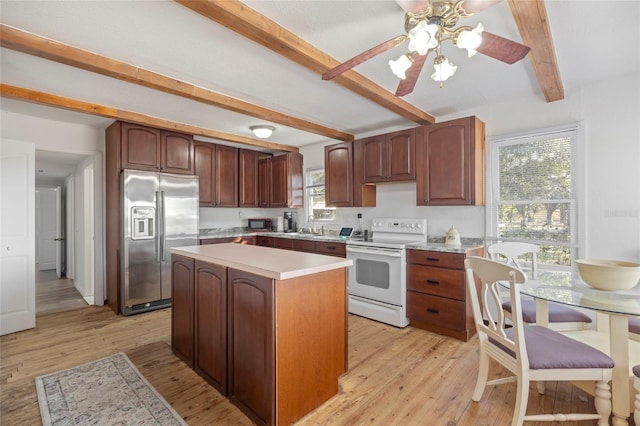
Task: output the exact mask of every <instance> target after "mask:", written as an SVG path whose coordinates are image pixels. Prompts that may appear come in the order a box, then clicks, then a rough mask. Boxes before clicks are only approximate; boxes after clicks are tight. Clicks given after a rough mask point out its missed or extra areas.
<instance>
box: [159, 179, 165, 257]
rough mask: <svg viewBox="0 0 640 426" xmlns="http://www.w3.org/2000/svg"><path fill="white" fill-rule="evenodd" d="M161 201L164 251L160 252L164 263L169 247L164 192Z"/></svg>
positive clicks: (161, 194)
mask: <svg viewBox="0 0 640 426" xmlns="http://www.w3.org/2000/svg"><path fill="white" fill-rule="evenodd" d="M160 200H161V202H162V212H161V214H162V216H161V217H162V232H161V233H160V245H161V248H162V250H161V251H160V252H161V253H162V261H163V262H164V261H165V250H166V247H167V229H166V228H167V226H166V223H165V220H164V219H165V216H164V215H165V212H164V191H160Z"/></svg>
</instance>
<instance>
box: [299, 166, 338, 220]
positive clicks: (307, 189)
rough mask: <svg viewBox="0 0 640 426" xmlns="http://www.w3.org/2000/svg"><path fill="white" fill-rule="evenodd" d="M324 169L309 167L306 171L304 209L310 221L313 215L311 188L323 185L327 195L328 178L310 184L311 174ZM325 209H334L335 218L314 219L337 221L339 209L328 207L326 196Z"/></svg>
mask: <svg viewBox="0 0 640 426" xmlns="http://www.w3.org/2000/svg"><path fill="white" fill-rule="evenodd" d="M320 170H322V171H324V167H309V168H307V169H306V170H305V173H304V211H305V214H306V219H307V221H309V218H310V217H311V216H312V209H311V196H312V195H311V194H310V190H311V189H313V188H319V187H322V188H323V189H324V190H323V193H325V197H326V187H325V186H326V180H323V181H322V184H317V185H309V176H310V174H311V173H314V172H317V171H320ZM325 209H328V210H333V212H334V213H333V218H332V219H322V218H320V219H318V218H315V219H314V221H315V222H321V223H333V222H336V220H337V219H338V211H337V209H336V208H335V207H327V206H326V198H325Z"/></svg>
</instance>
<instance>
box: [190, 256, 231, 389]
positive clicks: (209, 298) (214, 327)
mask: <svg viewBox="0 0 640 426" xmlns="http://www.w3.org/2000/svg"><path fill="white" fill-rule="evenodd" d="M194 275H195V293H194V296H195V297H194V306H195V310H194V315H195V326H194V337H195V341H194V348H195V351H194V352H195V354H194V355H195V357H194V358H195V359H194V370H195V371H196V372H197V373H198V374H199V375H200V376H201V377H202V378H204V379H205V380H206V381H207V382H208V383H209V384H211V385H212V386H214V387H215V388H216V389H218V391H219V392H220V393H222V394H223V395H227V393H228V386H227V385H228V382H227V371H228V357H227V268H224V267H222V266H219V265H213V264H211V263H206V262H202V261H199V260H196V261H195V274H194Z"/></svg>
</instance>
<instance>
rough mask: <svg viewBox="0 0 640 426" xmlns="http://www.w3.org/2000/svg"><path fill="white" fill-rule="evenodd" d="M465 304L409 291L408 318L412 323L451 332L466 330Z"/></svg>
mask: <svg viewBox="0 0 640 426" xmlns="http://www.w3.org/2000/svg"><path fill="white" fill-rule="evenodd" d="M464 306H465V304H464V302H461V301H459V300H452V299H447V298H444V297H438V296H432V295H429V294H424V293H418V292H415V291H407V316H408V317H409V319H410V320H411V321H414V320H415V321H416V322H420V323H423V324H431V325H434V326H438V327H443V328H448V329H451V330H464V329H465V321H466V312H465V308H464Z"/></svg>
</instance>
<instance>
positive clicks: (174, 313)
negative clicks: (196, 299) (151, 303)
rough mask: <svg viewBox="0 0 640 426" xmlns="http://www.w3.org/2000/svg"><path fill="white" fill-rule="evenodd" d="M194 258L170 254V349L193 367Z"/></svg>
mask: <svg viewBox="0 0 640 426" xmlns="http://www.w3.org/2000/svg"><path fill="white" fill-rule="evenodd" d="M193 270H194V260H193V259H192V258H189V257H185V256H179V255H175V254H174V255H171V297H172V300H171V349H172V350H173V353H174V354H175V355H176V356H177V357H178V358H180V359H181V360H183V361H184V362H185V364H187V365H188V366H189V367H193V361H194V351H193V330H194V324H193V310H194V306H193V296H194V276H193Z"/></svg>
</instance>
